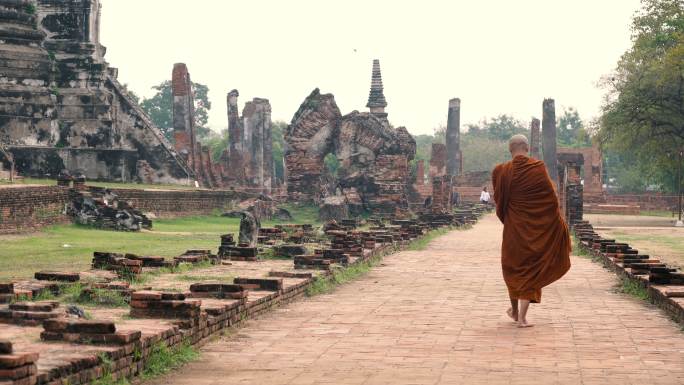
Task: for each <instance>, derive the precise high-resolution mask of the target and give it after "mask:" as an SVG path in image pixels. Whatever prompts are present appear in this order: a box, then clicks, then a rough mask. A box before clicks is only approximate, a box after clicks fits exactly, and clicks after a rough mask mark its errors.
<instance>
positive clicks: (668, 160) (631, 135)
mask: <svg viewBox="0 0 684 385" xmlns="http://www.w3.org/2000/svg"><path fill="white" fill-rule="evenodd" d="M602 85H603V86H604V88H606V89H607V95H606V100H605V104H604V106H603V113H602V116H601V119H600V129H599V138H600V140H601V143H602V144H603V146H604V147H605V148H606V149H608V150H612V151H615V152H616V153H618V154H622V155H625V154H630V155H634V156H635V157H636V158H637V159H639V160H641V161H644V162H649V163H653V164H656V163H657V164H660V165H662V166H664V167H672V166H673V163H674V159H673V158H672V157H668V153H672V152H675V151H677V150H678V149H681V148H683V147H684V5H683V4H682V2H681V0H642V9H641V10H640V11H639V12H638V13H637V15H636V16H635V17H634V20H633V23H632V47H631V48H630V49H629V50H628V51H627V52H625V53H624V54H623V56H622V57H621V59H620V61H619V62H618V64H617V68H616V70H615V72H614V73H613V74H611V75H609V76H606V77H604V78H603V80H602Z"/></svg>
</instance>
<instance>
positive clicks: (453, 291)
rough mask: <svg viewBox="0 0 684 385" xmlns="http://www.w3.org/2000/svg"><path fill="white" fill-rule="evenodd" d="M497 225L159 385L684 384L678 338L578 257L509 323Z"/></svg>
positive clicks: (397, 265)
mask: <svg viewBox="0 0 684 385" xmlns="http://www.w3.org/2000/svg"><path fill="white" fill-rule="evenodd" d="M500 232H501V225H500V224H499V223H498V221H497V220H496V219H495V218H494V217H493V216H491V215H490V216H489V217H487V218H486V219H484V220H483V221H482V223H480V224H478V225H476V226H475V228H474V229H473V230H470V231H464V232H452V233H450V234H449V235H447V236H445V237H442V238H440V239H438V240H437V241H435V242H433V243H432V244H431V245H430V246H429V247H428V249H427V250H423V251H406V252H402V253H400V254H397V255H393V256H390V257H388V258H386V259H385V260H384V261H383V263H382V265H380V266H379V267H377V268H376V269H374V270H373V271H372V272H371V273H370V274H369V275H367V276H365V277H364V278H362V279H360V280H359V281H357V282H354V283H351V284H348V285H345V286H342V287H340V288H339V289H338V290H337V291H336V292H335V293H333V294H331V295H322V296H318V297H314V298H312V299H310V300H308V301H305V302H299V303H296V304H292V305H290V306H288V307H284V308H281V309H278V310H276V311H275V312H273V313H270V314H269V315H267V316H264V317H263V318H262V319H260V320H257V321H251V322H249V323H248V325H247V327H246V328H244V329H241V330H240V331H239V332H238V334H237V335H236V336H234V337H232V338H225V339H224V340H221V341H218V342H215V343H212V344H210V345H207V346H205V348H204V349H203V350H204V354H203V356H202V359H201V360H200V361H198V362H196V363H193V364H190V365H188V366H187V367H185V368H184V369H182V370H181V372H180V373H174V374H172V375H171V376H169V377H167V378H162V379H159V380H156V381H153V382H152V383H153V384H190V383H192V384H197V385H203V384H228V383H230V384H233V383H235V384H239V383H245V384H248V383H249V384H252V383H253V384H365V385H371V384H392V385H396V384H681V383H683V382H684V350H683V349H682V346H684V334H682V333H681V331H680V329H679V327H678V326H677V325H676V324H674V323H672V322H671V321H670V320H669V319H668V318H667V316H666V315H665V314H663V313H662V312H661V311H659V310H657V309H654V308H652V307H649V306H647V305H645V303H644V302H641V301H638V300H635V299H633V298H631V297H628V296H626V295H622V294H616V293H615V291H614V285H615V284H616V282H617V280H616V277H615V275H614V274H613V273H612V272H610V271H607V270H604V269H603V268H601V267H600V266H599V265H598V264H595V263H593V262H591V261H589V260H587V259H582V258H573V260H572V262H573V267H572V269H571V270H570V272H569V273H568V275H567V276H566V277H564V278H563V279H561V280H560V281H558V282H557V283H555V284H553V285H551V286H550V287H548V288H546V289H545V290H544V299H543V302H542V303H541V304H540V305H533V306H532V308H531V310H530V315H529V317H528V318H529V320H530V321H531V322H533V323H534V324H535V326H534V327H533V328H529V329H518V328H516V327H515V326H514V325H513V323H512V322H510V320H509V319H508V318H507V317H506V315H505V314H504V312H505V310H506V308H507V306H508V300H507V298H506V295H507V294H506V288H505V286H504V284H503V281H502V278H501V270H500V269H501V268H500V265H499V259H500V256H499V245H500V241H501V237H500Z"/></svg>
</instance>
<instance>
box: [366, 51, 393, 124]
mask: <svg viewBox="0 0 684 385" xmlns="http://www.w3.org/2000/svg"><path fill="white" fill-rule="evenodd" d="M366 107H368V108H370V113H371V114H372V115H374V116H375V117H377V118H378V119H380V120H381V121H382V122H383V123H385V124H387V125H389V121H388V120H387V113H386V112H385V107H387V100H386V99H385V93H384V87H383V85H382V73H381V72H380V60H378V59H374V60H373V72H372V74H371V88H370V93H369V94H368V104H366Z"/></svg>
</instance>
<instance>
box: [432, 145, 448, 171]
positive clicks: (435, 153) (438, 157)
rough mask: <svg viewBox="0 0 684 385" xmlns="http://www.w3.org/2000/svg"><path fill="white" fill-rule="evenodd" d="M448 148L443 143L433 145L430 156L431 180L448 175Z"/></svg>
mask: <svg viewBox="0 0 684 385" xmlns="http://www.w3.org/2000/svg"><path fill="white" fill-rule="evenodd" d="M446 166H447V147H446V145H444V144H441V143H432V153H431V155H430V180H433V179H434V178H437V177H442V176H445V175H447V167H446Z"/></svg>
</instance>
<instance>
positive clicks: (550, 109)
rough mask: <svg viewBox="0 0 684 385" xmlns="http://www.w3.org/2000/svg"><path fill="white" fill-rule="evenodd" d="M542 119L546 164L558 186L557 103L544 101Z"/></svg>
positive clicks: (543, 148)
mask: <svg viewBox="0 0 684 385" xmlns="http://www.w3.org/2000/svg"><path fill="white" fill-rule="evenodd" d="M543 110H544V111H543V113H544V115H543V118H542V151H544V163H545V164H546V170H547V171H548V172H549V176H550V177H551V180H553V181H554V182H555V183H556V185H558V158H557V155H556V103H555V101H554V100H553V99H544V104H543Z"/></svg>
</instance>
